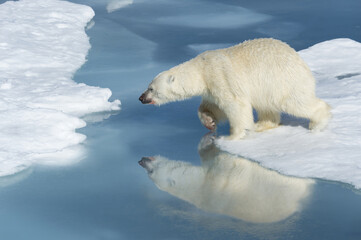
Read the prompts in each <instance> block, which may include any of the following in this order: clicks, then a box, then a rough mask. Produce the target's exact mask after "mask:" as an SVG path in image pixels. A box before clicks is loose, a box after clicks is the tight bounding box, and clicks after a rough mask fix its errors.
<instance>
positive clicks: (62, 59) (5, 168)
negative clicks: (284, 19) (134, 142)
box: [0, 0, 120, 176]
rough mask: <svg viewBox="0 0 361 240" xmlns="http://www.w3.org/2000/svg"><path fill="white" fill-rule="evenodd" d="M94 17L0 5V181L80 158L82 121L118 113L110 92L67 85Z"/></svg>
mask: <svg viewBox="0 0 361 240" xmlns="http://www.w3.org/2000/svg"><path fill="white" fill-rule="evenodd" d="M93 16H94V11H93V10H92V9H91V8H90V7H87V6H84V5H79V4H74V3H70V2H66V1H58V0H21V1H16V2H14V1H8V2H6V3H4V4H1V5H0V176H5V175H9V174H14V173H16V172H19V171H21V170H23V169H25V168H27V167H29V166H31V165H32V164H33V163H37V162H39V161H41V162H46V163H56V164H62V163H64V164H65V163H68V162H69V161H70V159H79V157H80V156H81V155H82V151H81V150H79V149H81V148H79V147H77V144H79V143H81V142H83V141H84V140H85V138H86V137H85V136H84V135H82V134H79V133H76V132H75V129H77V128H81V127H84V126H85V125H86V123H85V121H84V120H82V119H81V118H80V117H83V116H85V115H88V114H91V113H94V112H107V111H113V110H119V109H120V101H119V100H115V101H114V102H109V101H108V100H109V98H110V96H111V91H110V90H109V89H104V88H99V87H92V86H87V85H85V84H83V83H80V84H78V83H76V82H74V81H73V80H72V77H73V75H74V73H75V71H76V70H78V69H79V68H80V67H81V66H82V65H83V64H84V62H85V61H86V56H87V52H88V50H89V49H90V43H89V39H88V36H87V35H86V33H85V30H84V28H85V27H86V25H87V23H88V22H89V21H90V20H91V19H92V18H93ZM53 160H54V161H53Z"/></svg>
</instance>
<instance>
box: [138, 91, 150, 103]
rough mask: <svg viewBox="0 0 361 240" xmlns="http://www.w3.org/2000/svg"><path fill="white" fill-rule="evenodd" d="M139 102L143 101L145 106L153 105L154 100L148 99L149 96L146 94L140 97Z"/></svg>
mask: <svg viewBox="0 0 361 240" xmlns="http://www.w3.org/2000/svg"><path fill="white" fill-rule="evenodd" d="M139 101H141V102H142V103H143V104H148V103H151V102H152V100H151V99H148V98H147V95H146V94H145V93H143V94H142V95H141V96H140V97H139Z"/></svg>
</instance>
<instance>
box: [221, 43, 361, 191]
mask: <svg viewBox="0 0 361 240" xmlns="http://www.w3.org/2000/svg"><path fill="white" fill-rule="evenodd" d="M299 53H300V55H301V56H302V58H303V59H304V60H305V61H306V62H307V63H308V64H309V66H310V68H311V70H312V71H313V73H314V76H315V78H316V80H317V95H318V96H319V97H320V98H322V99H324V100H325V101H326V102H327V103H329V104H330V105H331V106H332V108H333V110H332V114H333V119H332V120H331V122H330V123H329V126H328V128H327V129H326V130H325V131H323V132H319V133H312V132H310V131H309V130H308V129H306V128H305V127H306V126H307V122H305V120H303V121H302V120H297V119H295V118H290V117H286V118H283V120H282V121H283V124H284V126H281V127H279V128H276V129H272V130H269V131H265V132H262V133H252V134H251V135H250V136H249V137H248V138H246V139H244V140H240V141H222V140H218V144H219V145H220V147H221V148H222V149H223V150H226V151H229V152H231V153H235V154H238V155H241V156H243V157H246V158H249V159H252V160H255V161H257V162H260V163H261V164H262V165H263V166H265V167H268V168H272V169H275V170H277V171H279V172H281V173H283V174H287V175H293V176H298V177H313V178H323V179H327V180H334V181H341V182H345V183H349V184H352V185H354V186H355V187H356V188H358V189H360V188H361V43H359V42H356V41H353V40H351V39H335V40H330V41H326V42H322V43H319V44H316V45H314V46H312V47H310V48H308V49H305V50H302V51H300V52H299ZM291 125H293V126H291Z"/></svg>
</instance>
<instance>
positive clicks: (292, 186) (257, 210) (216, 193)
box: [139, 137, 314, 222]
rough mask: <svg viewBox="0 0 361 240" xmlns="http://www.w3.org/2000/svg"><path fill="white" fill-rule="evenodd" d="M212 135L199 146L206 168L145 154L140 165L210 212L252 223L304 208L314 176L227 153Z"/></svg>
mask: <svg viewBox="0 0 361 240" xmlns="http://www.w3.org/2000/svg"><path fill="white" fill-rule="evenodd" d="M209 139H210V138H209V137H208V138H206V139H203V140H202V142H201V144H200V147H199V153H200V155H201V158H202V166H194V165H192V164H190V163H187V162H183V161H173V160H169V159H166V158H164V157H161V156H156V157H152V158H142V160H141V161H139V164H140V165H141V166H142V167H144V168H145V169H146V170H147V172H148V175H149V177H150V179H151V180H152V181H153V182H154V183H155V184H156V186H157V187H158V188H159V189H161V190H163V191H166V192H168V193H170V194H172V195H174V196H176V197H178V198H180V199H183V200H185V201H187V202H189V203H191V204H193V205H195V206H196V207H198V208H200V209H203V210H205V211H210V212H214V213H220V214H225V215H228V216H233V217H236V218H239V219H242V220H245V221H248V222H276V221H280V220H283V219H285V218H287V217H289V216H291V215H292V214H294V213H295V212H298V211H300V210H301V207H302V203H303V202H304V201H305V200H306V199H307V197H308V196H309V195H310V193H311V189H312V185H313V183H314V182H313V181H312V180H310V179H301V178H293V177H288V176H283V175H281V174H279V173H277V172H275V171H271V170H268V169H265V168H263V167H261V166H260V165H259V164H257V163H255V162H251V161H249V160H246V159H243V158H240V157H237V156H235V155H231V154H228V153H226V152H222V151H220V150H219V149H218V148H217V147H216V146H215V145H214V144H213V142H212V141H209Z"/></svg>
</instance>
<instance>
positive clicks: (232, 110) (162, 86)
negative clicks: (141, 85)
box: [139, 38, 331, 140]
mask: <svg viewBox="0 0 361 240" xmlns="http://www.w3.org/2000/svg"><path fill="white" fill-rule="evenodd" d="M193 96H202V102H201V105H200V107H199V110H198V116H199V118H200V121H201V122H202V124H203V125H204V126H205V127H207V128H208V129H210V130H212V131H214V130H215V129H216V124H217V123H219V122H220V121H224V120H228V121H229V124H230V136H228V137H227V139H230V140H232V139H241V138H243V137H244V136H245V135H246V132H247V130H256V131H263V130H266V129H270V128H274V127H277V126H278V125H279V124H280V113H281V112H285V113H288V114H290V115H293V116H296V117H302V118H307V119H310V124H309V128H310V129H312V130H315V131H318V130H322V129H323V128H325V127H326V125H327V122H328V120H329V118H330V117H331V113H330V107H329V105H328V104H326V103H325V102H324V101H322V100H320V99H318V98H317V97H316V95H315V79H314V77H313V76H312V73H311V71H310V69H309V67H308V66H307V64H306V63H305V62H304V61H303V60H302V59H301V57H300V56H299V55H298V53H297V52H296V51H295V50H294V49H293V48H291V47H290V46H288V45H287V44H286V43H283V42H281V41H279V40H275V39H268V38H265V39H255V40H249V41H245V42H243V43H241V44H238V45H235V46H233V47H229V48H224V49H218V50H213V51H206V52H204V53H201V54H200V55H198V56H197V57H195V58H193V59H191V60H189V61H187V62H184V63H182V64H180V65H178V66H175V67H173V68H171V69H169V70H167V71H164V72H162V73H160V74H158V75H157V76H156V77H155V78H154V80H153V81H152V82H151V83H150V84H149V86H148V89H147V90H146V91H145V92H144V93H143V94H142V95H141V96H140V98H139V100H140V101H141V102H142V103H143V104H156V105H161V104H164V103H168V102H172V101H177V100H184V99H187V98H190V97H193ZM253 109H255V110H256V111H257V114H258V122H257V123H256V124H254V120H253V111H252V110H253Z"/></svg>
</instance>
